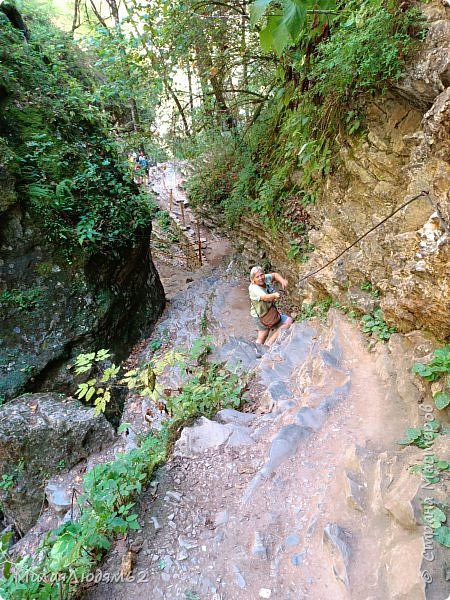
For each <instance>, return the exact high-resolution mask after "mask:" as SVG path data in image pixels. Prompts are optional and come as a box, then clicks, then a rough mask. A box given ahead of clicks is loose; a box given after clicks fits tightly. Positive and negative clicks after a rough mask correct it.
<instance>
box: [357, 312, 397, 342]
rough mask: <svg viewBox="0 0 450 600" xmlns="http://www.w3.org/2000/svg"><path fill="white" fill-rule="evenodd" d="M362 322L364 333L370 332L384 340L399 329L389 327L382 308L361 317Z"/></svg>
mask: <svg viewBox="0 0 450 600" xmlns="http://www.w3.org/2000/svg"><path fill="white" fill-rule="evenodd" d="M361 324H362V330H363V331H364V333H370V334H371V335H372V336H375V337H377V338H378V339H379V340H381V341H383V342H385V341H387V340H388V339H389V338H390V337H391V335H392V334H393V333H395V332H396V331H397V330H396V329H395V327H389V326H388V325H387V324H386V321H385V320H384V317H383V312H382V311H381V308H376V309H375V310H374V311H373V314H372V315H364V316H363V317H362V318H361Z"/></svg>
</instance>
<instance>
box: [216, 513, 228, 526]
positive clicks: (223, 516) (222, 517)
mask: <svg viewBox="0 0 450 600" xmlns="http://www.w3.org/2000/svg"><path fill="white" fill-rule="evenodd" d="M228 518H229V515H228V512H227V511H226V510H223V511H221V512H219V513H217V515H216V517H215V519H214V527H219V526H220V525H226V524H227V523H228Z"/></svg>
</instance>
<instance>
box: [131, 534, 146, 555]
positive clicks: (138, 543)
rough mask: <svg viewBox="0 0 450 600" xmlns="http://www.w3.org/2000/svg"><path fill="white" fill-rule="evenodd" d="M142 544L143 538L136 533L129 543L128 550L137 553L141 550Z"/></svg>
mask: <svg viewBox="0 0 450 600" xmlns="http://www.w3.org/2000/svg"><path fill="white" fill-rule="evenodd" d="M143 545H144V538H143V537H142V536H141V535H138V536H137V537H136V538H135V539H134V540H133V541H132V542H131V543H130V546H129V548H130V550H131V552H134V553H135V554H137V553H138V552H140V551H141V550H142V547H143Z"/></svg>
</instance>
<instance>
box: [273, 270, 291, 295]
mask: <svg viewBox="0 0 450 600" xmlns="http://www.w3.org/2000/svg"><path fill="white" fill-rule="evenodd" d="M271 275H272V279H275V281H278V283H279V284H280V285H281V289H283V290H284V289H286V288H287V285H288V280H287V279H285V278H284V277H281V275H280V274H279V273H271ZM269 295H270V294H269Z"/></svg>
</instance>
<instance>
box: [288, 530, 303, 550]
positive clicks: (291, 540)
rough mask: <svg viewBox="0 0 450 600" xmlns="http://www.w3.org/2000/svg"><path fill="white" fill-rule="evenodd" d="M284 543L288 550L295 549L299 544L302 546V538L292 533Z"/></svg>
mask: <svg viewBox="0 0 450 600" xmlns="http://www.w3.org/2000/svg"><path fill="white" fill-rule="evenodd" d="M284 543H285V545H286V547H287V548H293V547H294V546H297V544H300V536H299V535H297V534H296V533H291V534H290V535H288V536H287V538H286V539H285V541H284Z"/></svg>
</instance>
